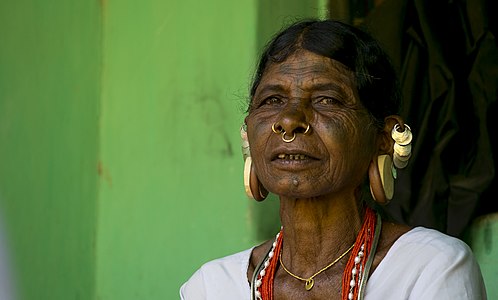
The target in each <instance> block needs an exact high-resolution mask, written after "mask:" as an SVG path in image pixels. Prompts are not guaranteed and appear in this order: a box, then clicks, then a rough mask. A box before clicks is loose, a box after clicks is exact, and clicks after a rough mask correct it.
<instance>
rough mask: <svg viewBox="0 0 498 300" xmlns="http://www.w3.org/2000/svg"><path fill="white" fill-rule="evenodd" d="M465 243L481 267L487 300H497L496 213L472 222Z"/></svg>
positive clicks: (497, 239)
mask: <svg viewBox="0 0 498 300" xmlns="http://www.w3.org/2000/svg"><path fill="white" fill-rule="evenodd" d="M465 240H466V242H467V243H468V244H469V245H470V247H471V248H472V251H473V252H474V254H475V256H476V259H477V262H478V263H479V266H480V267H481V272H482V275H483V277H484V284H485V285H486V291H487V293H488V299H498V285H496V282H497V281H496V279H497V278H498V268H497V267H496V266H498V213H491V214H488V215H484V216H481V217H479V218H477V219H476V220H474V222H473V223H472V225H471V226H470V228H469V230H468V232H467V236H466V238H465Z"/></svg>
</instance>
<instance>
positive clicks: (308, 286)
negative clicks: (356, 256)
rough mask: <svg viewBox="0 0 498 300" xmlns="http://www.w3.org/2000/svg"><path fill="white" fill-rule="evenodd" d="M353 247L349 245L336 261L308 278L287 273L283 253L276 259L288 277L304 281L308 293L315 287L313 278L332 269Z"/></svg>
mask: <svg viewBox="0 0 498 300" xmlns="http://www.w3.org/2000/svg"><path fill="white" fill-rule="evenodd" d="M353 247H354V244H353V245H351V247H349V249H348V250H346V252H344V253H343V254H341V256H339V257H338V258H336V260H334V261H333V262H331V263H330V264H328V265H326V266H325V267H323V268H322V269H320V271H318V272H316V273H315V274H313V275H311V277H309V278H302V277H299V276H297V275H295V274H293V273H292V272H291V271H289V270H288V269H287V268H286V267H285V265H284V262H283V261H282V252H283V251H280V255H279V257H278V260H279V261H280V264H281V265H282V268H284V270H285V272H287V274H289V275H290V276H292V277H294V278H296V279H299V280H301V281H304V288H305V289H306V290H307V291H309V290H311V289H312V288H313V285H315V280H313V278H315V276H317V275H318V274H320V273H322V272H323V271H325V270H327V269H328V268H330V267H332V266H333V265H334V264H335V263H337V262H338V261H339V260H340V259H341V258H343V257H344V256H345V255H346V254H348V252H349V251H351V249H353Z"/></svg>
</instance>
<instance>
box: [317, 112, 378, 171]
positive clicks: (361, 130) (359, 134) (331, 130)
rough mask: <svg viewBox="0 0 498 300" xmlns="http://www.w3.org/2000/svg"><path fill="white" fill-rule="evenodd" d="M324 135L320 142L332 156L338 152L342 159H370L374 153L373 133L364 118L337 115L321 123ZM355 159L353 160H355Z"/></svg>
mask: <svg viewBox="0 0 498 300" xmlns="http://www.w3.org/2000/svg"><path fill="white" fill-rule="evenodd" d="M322 124H324V131H325V135H324V136H323V137H322V140H323V141H324V143H325V144H326V145H328V147H327V148H329V150H331V151H332V153H331V155H334V156H335V154H336V153H337V151H339V152H340V153H342V154H341V156H344V158H346V161H347V158H348V157H351V156H354V157H357V158H356V159H359V158H364V157H366V158H370V157H371V156H372V155H373V153H374V152H375V151H374V149H375V147H374V146H375V142H374V141H375V131H373V128H372V127H371V126H370V125H368V124H371V123H369V122H368V121H366V120H365V118H358V117H355V116H354V115H351V114H337V115H336V116H334V118H330V119H328V120H327V122H323V123H322ZM356 159H355V160H356Z"/></svg>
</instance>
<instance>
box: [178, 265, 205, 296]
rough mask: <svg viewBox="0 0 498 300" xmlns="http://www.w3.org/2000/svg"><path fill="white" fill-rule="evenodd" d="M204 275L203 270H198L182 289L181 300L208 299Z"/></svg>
mask: <svg viewBox="0 0 498 300" xmlns="http://www.w3.org/2000/svg"><path fill="white" fill-rule="evenodd" d="M204 282H205V280H204V274H203V272H202V269H199V270H197V271H196V272H195V273H194V274H193V275H192V277H190V279H189V280H188V281H187V282H185V283H184V284H183V285H182V286H181V288H180V299H181V300H202V299H206V287H205V286H204Z"/></svg>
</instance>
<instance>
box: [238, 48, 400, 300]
mask: <svg viewBox="0 0 498 300" xmlns="http://www.w3.org/2000/svg"><path fill="white" fill-rule="evenodd" d="M395 122H396V120H395V118H386V128H384V129H383V130H380V129H379V128H377V127H375V126H374V125H373V122H372V119H371V117H370V115H369V113H368V111H367V110H366V109H365V108H364V107H363V105H362V104H361V102H360V101H359V99H358V93H357V90H356V87H355V84H354V80H353V74H352V73H351V72H350V71H349V70H348V69H347V68H346V67H345V66H343V65H342V64H341V63H339V62H337V61H333V60H331V59H329V58H326V57H322V56H319V55H316V54H313V53H311V52H307V51H304V50H302V51H298V52H297V53H295V54H294V55H291V56H290V57H289V58H287V59H286V60H285V61H284V62H282V63H274V64H271V65H270V66H268V67H267V69H266V70H265V73H264V75H263V77H262V79H261V81H260V84H259V86H258V88H257V89H256V92H255V95H254V97H253V99H252V102H251V106H250V108H249V114H248V116H247V117H246V123H247V134H248V139H249V143H250V147H251V156H252V159H253V163H254V164H255V167H256V172H257V176H258V178H259V180H260V181H261V183H262V184H263V185H264V186H265V187H266V188H267V189H268V190H269V191H270V192H272V193H274V194H276V195H278V196H279V198H280V219H281V223H282V225H283V227H284V243H283V248H282V259H283V261H284V262H285V265H286V267H287V268H289V269H290V270H291V271H292V272H293V273H295V274H297V275H299V276H301V277H304V278H307V277H309V276H311V275H313V274H314V273H316V272H317V271H318V270H320V269H321V268H323V267H324V266H326V265H327V264H329V263H330V262H331V261H333V260H334V259H335V258H336V257H338V256H339V255H340V254H341V253H343V252H344V251H345V250H346V249H348V248H349V247H350V246H351V244H352V243H353V242H354V241H355V239H356V235H357V234H358V232H359V230H360V228H361V223H362V219H363V215H362V214H363V207H362V205H361V204H360V199H359V198H360V195H359V187H360V186H361V184H362V182H363V181H364V179H365V178H366V176H367V173H368V168H369V165H370V162H371V161H372V159H374V158H376V157H377V155H379V154H384V153H388V152H389V151H391V150H390V149H392V143H390V142H389V141H390V130H391V128H392V126H393V124H394V123H395ZM308 124H309V125H310V129H309V131H308V132H306V128H307V126H308ZM272 125H274V127H275V128H276V131H285V133H286V134H285V137H286V138H287V139H289V138H291V137H292V136H293V135H294V134H296V138H295V140H293V141H292V142H290V143H286V142H284V141H283V140H282V134H278V133H275V132H273V130H272ZM305 132H306V133H305ZM407 230H408V228H407V227H404V226H400V225H396V224H392V223H384V226H383V227H382V232H381V237H380V240H379V246H378V249H377V252H376V254H375V258H374V263H373V270H374V269H375V268H376V266H377V265H378V264H379V262H380V261H381V260H382V258H383V257H384V256H385V254H386V253H387V251H388V250H389V248H390V247H391V245H392V244H393V243H394V241H395V240H396V239H397V238H398V237H399V236H400V235H401V234H403V233H404V232H406V231H407ZM272 242H273V240H271V241H268V242H266V243H264V244H262V245H260V246H258V247H256V248H255V249H254V250H253V252H252V254H251V259H250V264H249V268H248V274H247V275H248V279H250V278H251V277H252V272H253V271H254V268H255V267H256V265H257V264H258V263H259V262H260V261H261V260H262V259H263V258H264V255H265V254H266V251H267V250H268V248H269V247H270V246H271V243H272ZM347 257H348V256H346V257H345V258H343V259H342V260H340V261H339V262H338V263H337V264H335V265H334V266H332V267H331V268H329V269H327V270H326V271H325V272H323V273H321V274H320V275H318V276H317V277H315V287H313V289H312V290H311V291H306V290H305V289H304V283H303V282H302V281H299V280H296V279H295V278H292V277H291V276H290V275H288V274H287V273H286V272H285V271H284V270H283V269H282V268H281V267H278V268H277V272H276V274H275V279H274V297H275V299H340V295H341V280H342V273H343V270H344V267H345V263H346V261H347Z"/></svg>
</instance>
